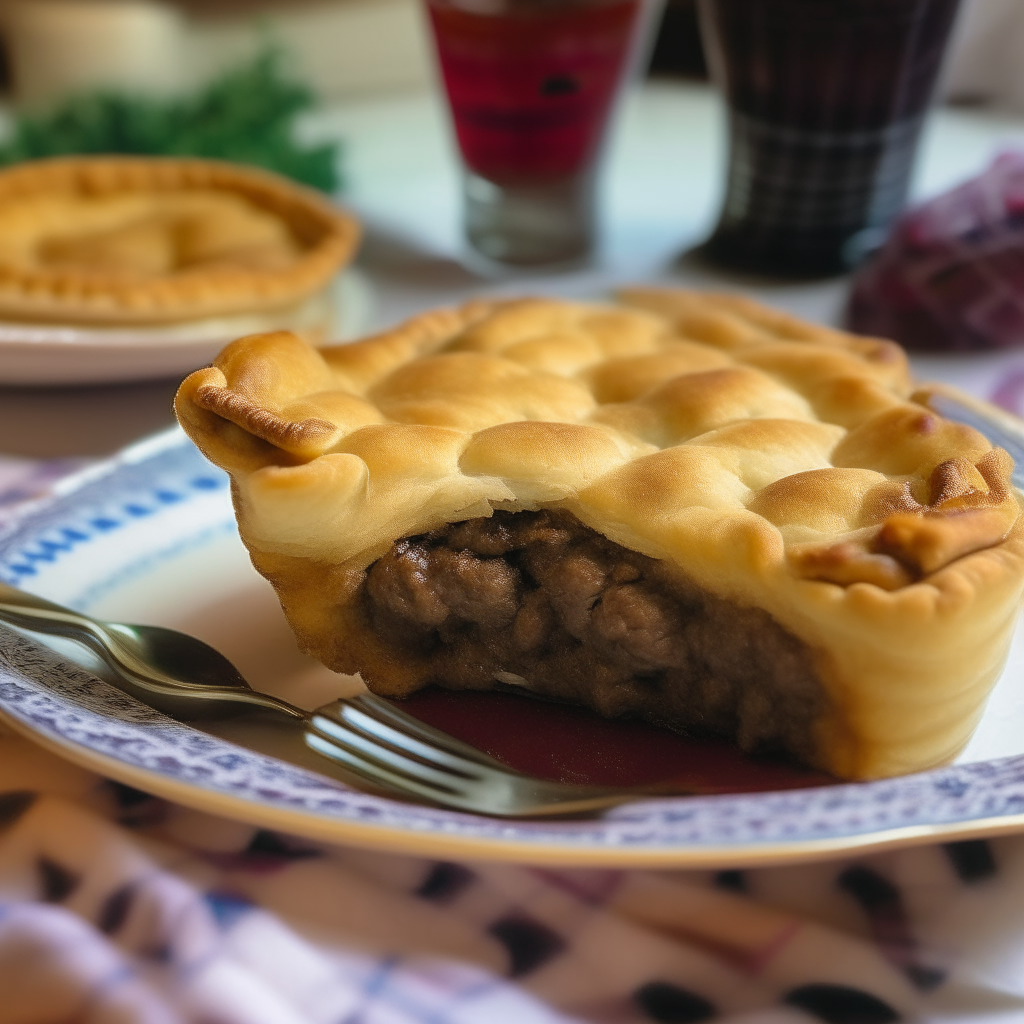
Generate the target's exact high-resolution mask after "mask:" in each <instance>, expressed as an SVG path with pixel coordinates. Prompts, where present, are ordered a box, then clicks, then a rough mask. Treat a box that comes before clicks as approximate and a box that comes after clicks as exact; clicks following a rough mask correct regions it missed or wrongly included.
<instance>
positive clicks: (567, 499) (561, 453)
mask: <svg viewBox="0 0 1024 1024" xmlns="http://www.w3.org/2000/svg"><path fill="white" fill-rule="evenodd" d="M177 411H178V415H179V419H180V421H181V423H182V425H183V427H184V428H185V430H186V431H187V432H188V433H189V435H190V436H191V437H192V438H193V439H194V440H195V442H196V443H197V444H198V445H199V447H200V448H201V449H202V450H203V451H204V452H205V453H206V455H207V456H208V457H209V458H210V459H211V460H212V461H214V462H215V463H217V464H218V465H220V466H222V467H224V468H225V469H227V470H228V471H229V472H230V473H231V474H232V476H233V478H234V483H235V490H236V503H237V508H238V513H239V523H240V528H241V531H242V536H243V539H244V540H245V542H246V544H247V545H248V546H249V548H250V551H251V552H252V553H253V557H254V560H255V561H256V564H257V566H258V567H259V568H260V569H261V571H263V572H264V573H265V574H266V575H268V577H269V578H271V579H272V580H273V581H274V582H275V585H277V586H278V589H279V591H280V592H281V593H282V598H283V599H284V598H285V597H286V595H287V600H285V605H286V610H288V611H289V615H290V617H291V618H292V622H293V625H295V626H296V627H297V629H298V631H299V633H300V636H302V635H304V636H305V638H306V641H307V646H308V647H309V648H310V649H312V650H314V651H317V652H318V653H320V654H321V655H322V654H323V652H324V651H325V650H326V649H327V648H326V647H325V646H324V643H325V642H318V641H317V640H316V634H317V632H318V630H319V631H323V630H324V629H327V628H329V626H328V624H327V623H326V620H324V621H321V620H319V619H318V618H317V615H318V613H317V611H316V610H315V603H316V598H315V597H314V596H311V595H305V596H304V595H303V594H302V588H301V586H299V585H297V584H295V581H294V580H290V574H291V573H293V571H294V567H295V565H297V564H308V565H315V566H319V567H321V568H319V569H317V570H315V571H314V570H310V573H311V575H310V576H309V579H313V578H318V579H319V578H320V577H317V573H320V572H321V571H322V569H323V567H333V569H332V570H331V571H335V570H336V571H337V573H340V574H341V576H339V577H338V579H341V577H345V578H346V579H355V578H356V577H357V576H358V574H359V572H360V571H361V570H363V569H365V567H366V566H367V565H369V564H370V563H371V562H372V561H374V560H375V559H376V558H378V557H379V556H380V555H381V554H383V553H384V552H385V551H386V550H387V549H388V548H389V547H390V546H391V545H392V544H393V542H394V541H395V540H396V539H398V538H400V537H404V536H409V535H415V534H419V533H423V532H426V531H428V530H432V529H435V528H437V527H438V526H441V525H443V524H444V523H447V522H453V521H458V520H463V519H468V518H473V517H475V516H480V515H489V514H490V513H491V511H492V510H493V509H495V508H504V509H526V508H530V509H535V508H539V507H561V508H566V509H568V510H569V511H571V512H573V513H574V514H575V515H576V516H577V517H578V518H579V519H580V520H582V521H583V522H584V523H585V524H586V525H588V526H590V527H592V528H593V529H595V530H597V531H599V532H600V533H602V534H603V535H605V536H607V537H609V538H610V539H611V540H613V541H615V542H617V543H620V544H622V545H624V546H626V547H628V548H631V549H633V550H637V551H640V552H643V553H644V554H648V555H651V556H653V557H656V558H660V559H667V560H669V561H672V562H675V563H676V564H677V565H678V566H679V567H680V569H681V570H683V571H684V572H685V573H686V574H687V575H688V576H689V577H690V578H692V579H694V580H695V581H696V582H697V583H698V584H699V585H701V586H704V587H705V588H706V589H708V590H710V591H711V592H713V593H715V594H718V595H719V596H722V597H724V598H727V599H731V600H735V601H737V602H739V603H741V604H744V605H752V606H755V607H761V608H764V609H766V610H767V611H768V612H769V613H770V614H772V615H773V616H774V617H775V618H776V619H777V620H778V621H779V622H780V623H781V624H782V625H783V626H785V627H786V628H787V629H789V630H790V631H791V632H793V633H794V634H795V635H796V636H798V637H799V638H800V639H802V640H803V641H804V642H805V643H807V644H808V645H810V646H811V647H812V648H813V649H815V650H816V651H819V652H820V658H821V673H822V676H823V678H824V679H825V680H826V685H827V686H828V687H829V688H830V691H831V697H832V699H833V702H834V704H835V707H836V713H835V715H834V716H833V720H832V721H831V723H830V724H828V725H827V730H830V731H829V735H828V737H827V738H823V740H822V742H823V744H824V743H826V742H827V743H828V744H829V746H830V750H831V752H830V753H829V755H828V757H827V758H825V759H824V760H823V762H822V763H823V764H824V765H825V766H826V767H829V768H830V769H831V770H834V771H837V772H838V773H839V774H843V775H847V776H868V775H885V774H893V773H895V772H897V771H904V770H909V768H910V767H923V766H925V765H926V764H929V763H939V762H940V761H942V760H945V759H947V758H948V757H949V756H951V755H952V753H953V752H954V751H953V750H951V749H949V745H950V743H951V742H953V743H954V745H957V744H962V742H963V741H964V739H965V738H966V735H967V734H969V729H970V724H971V723H968V725H967V727H966V731H964V729H961V730H960V736H959V738H958V739H957V740H955V742H954V741H952V740H950V738H949V730H948V729H946V730H945V732H944V731H943V728H940V727H939V726H938V725H936V721H932V720H930V719H928V716H927V715H926V716H925V719H921V720H919V721H917V722H916V724H914V725H908V724H907V722H906V721H898V722H897V721H895V720H889V721H886V720H884V719H882V718H880V717H879V716H878V715H876V714H874V712H873V711H872V708H873V707H876V708H877V706H879V703H881V704H887V705H891V703H892V700H893V699H894V698H893V695H892V693H889V694H886V696H885V699H884V700H882V699H881V698H878V695H879V694H881V693H883V692H884V691H885V689H886V688H887V687H892V686H901V687H904V688H905V687H906V685H907V684H906V679H907V678H909V677H908V672H909V674H910V676H912V677H913V679H914V680H917V681H918V682H917V683H915V685H918V686H923V685H924V680H925V679H927V678H929V677H931V678H934V679H935V680H937V684H936V685H938V686H940V688H941V685H942V683H941V681H942V680H953V679H954V678H958V679H960V680H961V681H963V680H964V679H968V678H969V679H970V680H971V681H972V682H971V685H970V686H967V685H966V684H964V685H960V684H957V683H954V682H952V681H950V682H949V686H950V687H952V688H953V689H956V688H957V686H959V690H958V691H957V694H956V696H955V699H952V700H947V701H946V702H945V708H946V710H945V711H943V713H942V714H941V715H940V716H939V717H940V718H942V720H943V722H945V721H947V720H948V718H949V715H956V716H959V717H960V718H963V717H964V716H965V715H967V716H968V717H969V716H970V715H974V717H975V718H976V715H977V713H980V700H979V698H978V687H979V686H980V685H982V683H981V681H982V677H984V680H985V683H984V685H985V686H986V687H987V686H988V685H990V684H991V681H992V679H993V678H994V675H995V673H996V672H997V671H998V664H999V662H1000V659H1001V657H1002V654H1001V652H1002V651H1004V650H1005V644H1006V642H1007V641H1008V636H1009V633H1008V628H1010V627H1012V622H1013V621H1014V618H1015V615H1016V611H1017V603H1018V601H1019V597H1020V592H1021V587H1022V580H1024V539H1022V535H1024V530H1022V525H1021V522H1020V515H1019V513H1020V505H1019V503H1018V498H1017V494H1016V492H1015V491H1014V489H1013V488H1012V486H1011V484H1010V472H1011V470H1012V462H1011V460H1010V458H1009V456H1008V455H1007V454H1006V453H1005V452H1004V451H1002V450H1001V449H997V448H993V447H992V445H991V444H990V443H989V442H988V441H987V440H986V439H985V438H984V437H983V436H982V435H981V434H979V433H978V432H977V431H975V430H973V429H972V428H970V427H967V426H964V425H961V424H958V423H954V422H951V421H948V420H945V419H943V418H942V417H941V416H939V415H938V414H936V413H935V412H933V411H932V410H930V409H929V408H928V407H927V404H926V396H925V395H924V393H916V392H915V389H914V385H913V383H912V381H911V379H910V376H909V372H908V366H907V361H906V357H905V355H904V353H903V352H902V350H901V349H900V348H899V347H898V346H897V345H895V344H893V343H891V342H887V341H883V340H879V339H873V338H864V337H856V336H853V335H849V334H846V333H843V332H840V331H836V330H830V329H827V328H823V327H818V326H814V325H810V324H807V323H804V322H802V321H799V320H797V319H795V318H792V317H789V316H787V315H785V314H782V313H779V312H776V311H774V310H770V309H767V308H765V307H762V306H759V305H757V304H756V303H752V302H749V301H747V300H745V299H741V298H738V297H735V296H728V295H718V294H707V293H693V292H679V291H668V290H664V291H660V290H651V289H634V290H630V291H626V292H624V293H622V294H621V295H620V296H619V300H618V302H617V304H608V305H592V304H575V303H564V302H556V301H550V300H539V299H538V300H520V301H512V302H500V303H486V302H477V303H472V304H470V305H467V306H465V307H463V308H462V309H459V310H448V311H440V312H434V313H430V314H427V315H424V316H421V317H418V318H416V319H414V320H412V321H410V322H408V323H406V324H404V325H402V326H401V327H399V328H396V329H394V330H391V331H388V332H386V333H384V334H382V335H379V336H377V337H374V338H369V339H367V340H365V341H361V342H358V343H355V344H351V345H343V346H337V347H332V348H327V349H322V350H319V351H317V350H314V349H312V348H310V347H309V346H307V345H305V344H303V343H302V342H300V341H299V340H298V339H296V338H295V337H294V336H292V335H289V334H287V333H277V334H269V335H259V336H253V337H249V338H243V339H241V340H240V341H238V342H235V343H234V344H233V345H230V346H229V347H228V348H227V349H225V350H224V352H222V353H221V355H220V356H219V357H218V359H217V360H216V362H215V364H214V365H213V366H212V367H208V368H206V369H204V370H200V371H197V372H196V373H194V374H193V375H192V376H191V377H189V378H188V379H187V380H186V381H185V383H184V384H183V386H182V388H181V391H180V393H179V395H178V399H177ZM345 574H348V576H345ZM299 575H300V576H301V575H302V573H301V572H300V573H299ZM318 585H319V584H318ZM346 585H347V584H342V583H339V584H338V586H339V587H340V590H339V593H340V592H341V591H343V590H344V589H345V586H346ZM1008 624H1009V627H1008ZM951 629H952V630H953V634H954V636H953V639H954V640H955V644H956V646H955V649H954V648H953V646H952V642H951V639H950V630H951ZM996 635H998V638H999V639H998V640H996V641H993V637H994V636H996ZM1000 645H1001V646H1000ZM972 659H973V660H972ZM324 660H326V661H327V662H328V663H330V658H329V656H328V657H325V658H324ZM968 662H970V664H968ZM968 690H969V691H970V696H967V695H966V694H967V691H968ZM872 694H874V695H875V698H878V699H875V700H874V702H873V698H872ZM920 696H921V695H920V694H918V697H917V699H920ZM900 699H902V698H900ZM958 702H959V703H958ZM932 717H933V718H934V716H932ZM898 718H899V716H897V719H898ZM890 719H891V716H890ZM893 730H896V731H897V732H898V733H899V734H900V735H899V737H896V736H895V734H894V733H893ZM908 730H909V732H910V733H914V731H915V730H917V733H919V736H917V738H916V739H915V738H914V736H913V735H912V736H910V738H909V739H908ZM915 735H916V734H915ZM896 739H898V740H899V742H896ZM915 743H916V747H915ZM911 747H913V748H914V749H913V752H910V753H908V749H909V748H911ZM897 748H899V750H898V752H896V753H894V751H895V750H896V749H897Z"/></svg>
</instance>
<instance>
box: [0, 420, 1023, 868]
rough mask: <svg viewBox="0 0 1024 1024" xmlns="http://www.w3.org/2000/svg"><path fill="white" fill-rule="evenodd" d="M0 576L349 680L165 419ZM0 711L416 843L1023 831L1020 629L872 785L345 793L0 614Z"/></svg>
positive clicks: (263, 673)
mask: <svg viewBox="0 0 1024 1024" xmlns="http://www.w3.org/2000/svg"><path fill="white" fill-rule="evenodd" d="M0 579H3V580H4V581H5V582H8V583H11V584H13V585H15V586H19V587H21V588H23V589H26V590H30V591H32V592H34V593H38V594H40V595H43V596H45V597H47V598H49V599H51V600H54V601H58V602H60V603H63V604H67V605H71V606H72V607H75V608H78V609H80V610H82V611H85V612H88V613H90V614H93V615H97V616H99V617H101V618H110V619H115V620H117V619H120V620H121V621H130V622H149V623H156V624H159V625H164V626H171V627H176V628H179V629H184V630H186V631H188V632H191V633H193V634H194V635H196V636H199V637H201V638H202V639H204V640H206V641H208V642H210V643H213V644H214V645H215V646H216V647H218V648H219V649H220V650H221V651H222V652H223V653H224V654H226V655H227V656H228V657H229V658H231V659H232V660H233V661H234V662H235V663H236V664H237V665H238V667H239V668H240V669H241V671H242V673H243V674H244V675H245V676H246V677H247V678H248V679H249V680H250V682H251V683H252V684H253V685H254V686H255V687H256V688H257V689H261V690H266V691H267V692H271V693H276V694H280V695H282V696H285V697H286V698H287V699H289V700H291V701H293V702H294V703H297V704H301V705H303V706H306V707H314V706H316V705H318V704H321V703H325V702H326V701H328V700H329V699H331V698H332V697H334V696H337V695H338V694H339V693H340V692H341V691H343V690H344V689H346V688H351V687H352V686H353V685H358V684H357V683H356V684H354V683H353V681H352V680H351V678H350V677H343V676H337V675H335V674H333V673H331V672H329V671H328V670H327V669H325V668H323V667H322V666H320V665H319V664H317V663H316V662H314V661H312V660H311V659H309V658H307V657H305V656H304V655H302V654H300V653H299V651H298V650H297V648H296V646H295V642H294V640H293V638H292V635H291V632H290V630H289V628H288V626H287V624H286V623H285V621H284V618H283V616H282V614H281V611H280V609H279V607H278V604H277V599H276V597H275V595H274V593H273V591H272V590H271V588H270V586H269V584H267V583H266V581H264V580H263V579H262V578H261V577H259V576H257V574H256V573H255V571H254V570H253V569H252V567H251V565H250V564H249V560H248V557H247V555H246V553H245V551H244V549H243V547H242V545H241V542H240V541H239V539H238V534H237V532H236V529H235V523H234V517H233V515H232V511H231V503H230V496H229V490H228V479H227V477H226V476H225V475H224V474H222V473H221V472H220V471H219V470H216V469H214V468H212V467H211V466H210V465H209V463H207V462H206V461H205V459H203V457H202V456H201V455H200V454H199V453H198V451H197V450H196V449H195V448H194V447H193V446H192V444H191V443H190V442H189V441H188V440H187V439H186V438H185V437H184V435H183V434H181V433H180V432H179V431H177V430H174V431H170V432H167V433H164V434H161V435H158V436H157V437H156V438H153V439H151V440H148V441H145V442H142V443H140V444H138V445H136V446H134V447H133V448H130V449H128V450H127V451H126V452H124V453H123V454H122V455H121V456H119V457H118V458H117V459H115V460H113V461H111V462H108V463H105V464H103V465H101V466H99V467H97V468H95V469H92V470H90V471H88V472H86V473H85V474H82V475H79V476H77V477H75V478H72V479H70V480H67V481H65V482H64V483H63V484H62V485H61V486H60V488H59V489H58V491H57V493H56V494H55V495H54V496H52V497H50V498H48V499H46V500H45V501H43V502H41V503H39V504H38V505H37V506H35V507H34V508H33V509H32V510H30V512H29V513H28V514H27V515H26V516H25V517H23V518H22V519H20V520H19V521H18V522H17V523H15V524H13V525H12V526H9V527H8V528H6V532H4V533H2V534H0ZM0 719H2V720H3V721H4V722H5V723H7V724H8V725H9V726H11V727H13V728H15V729H17V730H18V731H21V732H23V733H25V734H27V735H29V736H31V737H32V738H33V739H34V740H36V741H37V742H39V743H41V744H42V745H43V746H45V747H48V748H49V749H51V750H53V751H55V752H56V753H58V754H60V755H61V756H63V757H66V758H68V759H69V760H71V761H74V762H77V763H78V764H80V765H83V766H85V767H88V768H91V769H93V770H95V771H97V772H101V773H103V774H105V775H107V776H109V777H112V778H115V779H118V780H120V781H122V782H125V783H128V784H130V785H133V786H136V787H138V788H140V789H144V790H147V791H149V792H151V793H155V794H157V795H160V796H163V797H167V798H169V799H172V800H176V801H178V802H180V803H182V804H186V805H190V806H192V807H195V808H199V809H202V810H206V811H209V812H211V813H214V814H220V815H225V816H228V817H234V818H238V819H242V820H244V821H247V822H250V823H253V824H258V825H261V826H264V827H270V828H277V829H281V830H285V831H288V832H291V833H294V834H298V835H303V836H307V837H309V838H312V839H318V840H326V841H333V842H338V843H346V844H352V845H360V846H366V847H375V848H380V849H388V850H394V851H400V852H405V853H410V854H416V855H423V856H437V857H457V858H471V859H480V858H501V859H515V860H518V861H522V862H534V863H550V864H555V863H557V864H565V865H576V866H579V867H610V866H619V867H642V866H647V867H653V866H660V867H725V866H732V867H736V866H744V865H751V864H764V863H777V862H783V861H796V860H800V859H809V858H813V857H822V856H835V855H837V854H839V853H843V852H850V851H854V850H865V849H875V848H879V847H885V846H894V845H906V844H910V843H917V842H935V841H939V840H952V839H963V838H969V837H974V836H987V835H994V834H997V833H1003V832H1015V831H1024V640H1022V636H1021V634H1020V632H1019V631H1018V637H1017V639H1016V640H1015V642H1014V645H1013V648H1012V650H1011V653H1010V659H1009V663H1008V665H1007V668H1006V671H1005V672H1004V674H1003V677H1002V678H1001V680H1000V681H999V683H998V685H997V686H996V688H995V691H994V693H993V695H992V697H991V699H990V701H989V704H988V709H987V711H986V713H985V716H984V718H983V719H982V722H981V725H980V727H979V729H978V731H977V733H976V734H975V736H974V738H973V739H972V740H971V742H970V744H969V746H968V747H967V749H966V751H965V752H964V754H963V755H962V756H961V757H960V759H959V760H958V761H957V763H956V764H955V765H952V766H949V767H947V768H942V769H937V770H934V771H929V772H923V773H920V774H916V775H910V776H905V777H902V778H896V779H887V780H883V781H879V782H866V783H837V784H835V785H827V786H823V787H819V788H811V789H795V790H785V791H778V792H764V793H745V794H733V795H721V796H700V797H673V798H662V799H648V800H643V801H638V802H636V803H633V804H628V805H625V806H621V807H618V808H616V809H614V810H611V811H608V812H607V813H605V814H603V815H601V816H599V817H595V818H592V819H588V820H565V821H561V820H555V821H551V820H545V821H539V820H538V821H508V820H499V819H493V818H487V817H483V816H479V815H473V814H465V813H461V812H456V811H448V810H443V809H438V808H433V807H427V806H421V805H418V804H414V803H407V802H402V801H399V800H392V799H388V798H386V797H381V796H375V795H371V794H368V793H365V792H361V791H360V790H358V789H356V788H354V787H350V786H348V785H345V784H344V783H342V782H339V781H337V780H336V779H332V778H328V777H326V776H324V775H321V774H319V773H317V772H316V771H314V770H311V769H309V768H304V767H297V766H296V765H295V764H292V763H286V762H284V761H282V760H279V759H278V758H277V757H275V756H273V754H272V752H270V753H268V752H266V750H265V748H264V752H263V753H257V752H253V751H251V750H247V749H244V748H241V747H239V746H236V745H235V744H233V743H231V742H229V741H228V740H227V739H224V738H223V735H222V736H214V735H210V734H209V733H205V732H199V731H197V730H195V729H193V728H191V727H189V726H185V725H181V724H179V723H176V722H174V721H172V720H170V719H168V718H165V717H164V716H162V715H159V714H157V713H156V712H154V711H151V710H150V709H148V708H145V707H144V706H143V705H141V704H138V703H137V702H135V701H133V700H132V699H131V698H129V697H126V696H125V695H123V694H122V693H121V692H120V691H118V690H116V689H114V688H113V687H111V686H110V685H109V684H107V683H105V682H103V681H102V680H100V679H98V678H97V677H96V676H93V675H91V674H90V673H89V672H88V671H86V670H84V669H82V668H79V667H75V666H73V665H71V664H70V663H68V662H67V661H65V660H64V659H62V658H61V657H59V656H58V655H57V654H55V653H54V652H53V651H50V650H49V649H47V648H45V647H42V646H40V645H38V644H36V643H35V642H33V641H31V640H29V639H26V638H25V637H24V636H20V635H18V634H17V633H14V632H12V631H9V630H6V629H3V628H2V627H0ZM309 756H310V757H311V758H314V759H313V760H311V761H310V762H309V764H311V765H315V764H316V763H317V762H316V761H315V757H314V755H309Z"/></svg>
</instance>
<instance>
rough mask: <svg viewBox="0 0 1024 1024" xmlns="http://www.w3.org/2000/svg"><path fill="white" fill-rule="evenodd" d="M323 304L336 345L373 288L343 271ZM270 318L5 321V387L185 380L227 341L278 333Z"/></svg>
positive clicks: (1, 342)
mask: <svg viewBox="0 0 1024 1024" xmlns="http://www.w3.org/2000/svg"><path fill="white" fill-rule="evenodd" d="M325 301H327V302H329V303H330V304H331V305H332V306H333V326H332V328H331V330H330V340H331V341H343V340H346V339H349V338H354V337H357V336H358V335H359V334H360V333H361V332H362V331H363V330H364V329H365V327H366V326H367V323H368V320H369V306H370V299H369V290H368V285H367V284H366V282H365V281H364V279H363V278H362V276H361V275H360V274H359V272H358V271H356V270H352V269H349V270H346V271H345V272H343V273H342V274H341V275H340V276H339V277H338V278H337V279H336V280H335V281H334V283H333V284H332V285H331V288H330V291H329V294H328V295H327V296H326V297H325ZM276 326H280V325H276V324H275V323H274V320H273V316H271V315H268V314H266V313H259V314H254V315H252V316H246V315H236V316H230V317H220V318H212V319H208V320H201V321H193V322H189V323H183V324H159V325H153V326H146V327H131V326H124V327H102V326H100V327H85V326H82V327H73V326H61V325H59V324H33V323H12V322H7V321H0V385H16V386H54V385H75V384H78V385H82V384H119V383H125V382H128V381H144V380H160V379H162V378H166V377H174V376H184V375H185V374H186V373H189V372H190V371H192V370H195V369H196V368H198V367H200V366H205V365H206V364H207V363H209V362H210V361H211V360H212V359H213V357H214V356H215V355H216V354H217V353H218V352H219V351H220V350H221V349H222V348H223V347H224V346H225V345H227V344H228V343H229V342H231V341H234V340H235V339H236V338H240V337H242V336H243V335H246V334H256V333H257V332H259V331H266V330H272V329H274V328H275V327H276Z"/></svg>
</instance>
